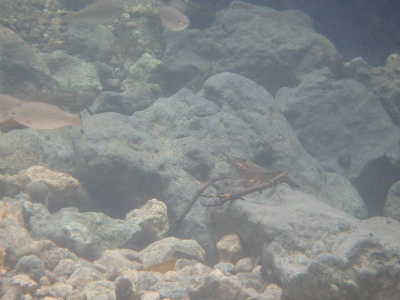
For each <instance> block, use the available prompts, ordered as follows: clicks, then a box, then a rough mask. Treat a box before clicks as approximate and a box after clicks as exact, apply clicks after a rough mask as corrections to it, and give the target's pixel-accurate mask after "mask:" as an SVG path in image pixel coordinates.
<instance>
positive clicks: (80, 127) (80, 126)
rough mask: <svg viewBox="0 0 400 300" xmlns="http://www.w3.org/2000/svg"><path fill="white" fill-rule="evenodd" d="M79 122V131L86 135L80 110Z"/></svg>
mask: <svg viewBox="0 0 400 300" xmlns="http://www.w3.org/2000/svg"><path fill="white" fill-rule="evenodd" d="M77 123H78V124H77V126H76V127H78V128H79V131H80V132H81V133H82V134H83V135H84V134H85V133H84V132H83V124H82V115H81V113H80V112H79V114H78V122H77Z"/></svg>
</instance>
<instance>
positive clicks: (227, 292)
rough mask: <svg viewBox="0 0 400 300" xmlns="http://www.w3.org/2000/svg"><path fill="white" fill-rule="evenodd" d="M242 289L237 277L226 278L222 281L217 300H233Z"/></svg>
mask: <svg viewBox="0 0 400 300" xmlns="http://www.w3.org/2000/svg"><path fill="white" fill-rule="evenodd" d="M241 289H242V283H241V282H240V280H239V279H238V278H237V277H236V276H226V277H223V278H222V279H221V285H220V286H219V288H218V297H217V299H216V300H232V299H235V297H236V296H237V295H238V293H239V292H240V290H241Z"/></svg>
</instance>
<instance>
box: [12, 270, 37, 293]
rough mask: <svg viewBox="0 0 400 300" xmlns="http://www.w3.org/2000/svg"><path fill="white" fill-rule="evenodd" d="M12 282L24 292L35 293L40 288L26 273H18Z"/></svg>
mask: <svg viewBox="0 0 400 300" xmlns="http://www.w3.org/2000/svg"><path fill="white" fill-rule="evenodd" d="M11 283H12V284H13V285H14V286H16V287H18V288H20V289H21V291H22V293H23V294H33V293H35V292H36V290H37V288H38V284H37V283H36V282H35V281H33V280H32V279H30V278H29V276H28V275H26V274H18V275H15V276H13V277H12V279H11Z"/></svg>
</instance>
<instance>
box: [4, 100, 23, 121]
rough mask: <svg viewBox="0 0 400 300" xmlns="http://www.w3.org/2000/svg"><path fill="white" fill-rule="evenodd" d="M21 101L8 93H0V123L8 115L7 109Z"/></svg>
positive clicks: (6, 118) (7, 117)
mask: <svg viewBox="0 0 400 300" xmlns="http://www.w3.org/2000/svg"><path fill="white" fill-rule="evenodd" d="M21 103H22V101H21V100H19V99H17V98H14V97H12V96H9V95H4V94H0V123H3V122H4V121H7V120H8V119H9V118H10V117H9V116H8V111H9V110H10V109H11V108H13V107H14V106H17V105H18V104H21Z"/></svg>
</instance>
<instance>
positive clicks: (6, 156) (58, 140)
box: [0, 128, 80, 174]
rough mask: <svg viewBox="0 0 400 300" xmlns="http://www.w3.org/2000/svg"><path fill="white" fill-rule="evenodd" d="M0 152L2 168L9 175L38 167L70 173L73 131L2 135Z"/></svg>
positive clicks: (72, 161)
mask: <svg viewBox="0 0 400 300" xmlns="http://www.w3.org/2000/svg"><path fill="white" fill-rule="evenodd" d="M72 131H75V128H74V129H72ZM76 131H78V130H76ZM76 133H77V134H80V133H78V132H76ZM0 149H1V151H0V164H1V167H2V168H3V170H4V171H5V172H7V173H9V174H15V173H18V172H19V171H21V170H24V169H27V168H29V167H31V166H37V165H42V166H44V167H48V168H49V169H52V170H54V171H63V172H69V171H70V170H71V168H72V167H73V165H74V146H73V141H72V139H71V136H70V130H69V129H67V130H58V131H37V130H33V129H16V130H12V131H10V132H8V133H6V134H2V135H0Z"/></svg>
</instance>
